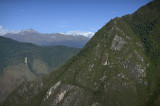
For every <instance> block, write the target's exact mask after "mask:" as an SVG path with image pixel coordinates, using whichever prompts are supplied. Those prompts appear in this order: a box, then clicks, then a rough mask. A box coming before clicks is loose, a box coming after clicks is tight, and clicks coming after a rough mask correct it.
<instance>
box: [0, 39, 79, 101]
mask: <svg viewBox="0 0 160 106" xmlns="http://www.w3.org/2000/svg"><path fill="white" fill-rule="evenodd" d="M79 50H80V49H76V48H69V47H65V46H53V47H40V46H35V45H33V44H29V43H20V42H17V41H14V40H11V39H9V38H4V37H1V36H0V101H2V100H3V99H4V98H5V97H6V96H7V95H8V93H9V92H11V91H12V90H13V89H14V88H15V87H17V86H18V85H19V84H20V83H21V82H22V81H24V80H27V81H30V80H33V79H35V78H37V77H40V76H43V75H46V74H48V73H49V72H50V71H52V70H53V69H55V68H57V67H59V66H60V65H62V64H63V63H64V62H65V61H66V60H68V59H69V58H71V57H72V56H73V55H75V54H76V53H78V51H79Z"/></svg>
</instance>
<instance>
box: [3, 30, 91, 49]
mask: <svg viewBox="0 0 160 106" xmlns="http://www.w3.org/2000/svg"><path fill="white" fill-rule="evenodd" d="M4 36H5V37H8V38H11V39H13V40H17V41H20V42H28V43H32V44H36V45H40V46H55V45H62V46H68V47H78V48H82V47H83V46H84V45H85V44H86V43H87V42H88V40H89V39H90V38H89V37H86V36H83V35H79V36H78V35H77V36H74V35H64V34H61V33H53V34H42V33H39V32H37V31H34V30H33V29H28V30H24V31H21V32H19V33H17V34H13V33H8V34H6V35H4Z"/></svg>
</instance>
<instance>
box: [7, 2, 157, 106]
mask: <svg viewBox="0 0 160 106" xmlns="http://www.w3.org/2000/svg"><path fill="white" fill-rule="evenodd" d="M159 9H160V2H159V1H158V0H155V1H153V2H151V3H149V4H147V5H146V6H144V7H142V8H140V9H139V10H138V11H136V12H135V13H134V14H132V15H127V16H124V17H122V18H115V19H113V20H111V21H110V22H109V23H108V24H106V25H105V26H104V27H103V28H102V29H100V30H99V31H98V32H97V33H96V34H95V35H94V37H93V38H92V39H91V40H90V41H89V42H88V43H87V44H86V46H85V47H84V48H83V49H82V50H81V51H80V53H78V55H76V56H74V57H73V58H72V59H70V60H69V61H67V62H66V63H65V64H64V65H63V66H61V67H60V68H59V69H57V70H55V71H54V72H52V73H51V74H50V75H48V76H45V77H43V78H40V79H37V80H36V81H32V82H25V83H24V84H22V85H21V86H19V87H18V88H17V89H16V90H15V91H14V92H12V94H11V95H10V96H8V98H7V100H6V102H4V105H13V106H17V105H28V106H30V105H41V106H64V105H66V106H83V105H84V106H107V105H109V106H111V105H113V106H115V105H117V106H119V105H120V106H123V105H125V106H143V105H158V104H160V100H159V98H160V95H159V92H160V90H159V89H160V87H159V85H160V82H159V73H160V72H159V69H160V68H159V64H160V62H159V60H160V58H159V56H160V55H159V52H160V51H159V50H160V49H159V48H160V46H159V45H160V43H159V40H157V39H154V38H156V37H159V33H160V31H159V30H158V28H160V20H159V16H160V12H159ZM150 14H152V17H150ZM144 17H145V18H144ZM146 17H147V18H146ZM149 20H150V21H151V20H152V21H154V23H150V21H149ZM146 23H147V25H146ZM148 23H149V24H148ZM146 31H147V32H146ZM151 35H153V36H151ZM148 37H149V38H148ZM155 51H157V52H155ZM155 55H156V56H155ZM155 58H156V59H155Z"/></svg>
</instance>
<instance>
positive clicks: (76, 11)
mask: <svg viewBox="0 0 160 106" xmlns="http://www.w3.org/2000/svg"><path fill="white" fill-rule="evenodd" d="M150 1H151V0H0V26H1V27H0V28H1V29H2V27H3V29H6V30H22V29H28V28H33V29H35V30H37V31H39V32H42V33H55V32H62V33H65V32H68V31H77V30H78V31H89V32H96V31H97V30H98V29H100V28H101V27H102V26H103V25H104V24H106V23H107V22H108V21H109V20H110V19H113V18H114V17H116V16H118V17H121V16H123V15H126V14H131V13H133V12H135V11H136V10H137V9H138V8H139V7H141V6H143V5H145V4H146V3H148V2H150Z"/></svg>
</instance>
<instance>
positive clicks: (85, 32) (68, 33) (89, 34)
mask: <svg viewBox="0 0 160 106" xmlns="http://www.w3.org/2000/svg"><path fill="white" fill-rule="evenodd" d="M65 35H74V36H79V35H83V36H86V37H92V36H93V35H94V33H93V32H87V31H68V32H66V33H65Z"/></svg>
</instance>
